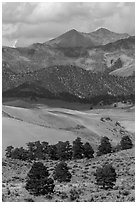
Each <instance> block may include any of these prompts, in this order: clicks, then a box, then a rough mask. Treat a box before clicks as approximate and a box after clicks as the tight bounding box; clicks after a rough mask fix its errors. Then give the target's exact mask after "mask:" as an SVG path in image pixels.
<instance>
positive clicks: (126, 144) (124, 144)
mask: <svg viewBox="0 0 137 204" xmlns="http://www.w3.org/2000/svg"><path fill="white" fill-rule="evenodd" d="M120 145H121V149H123V150H124V149H131V148H132V146H133V144H132V140H131V139H130V138H129V136H128V135H126V136H123V137H122V139H121V141H120Z"/></svg>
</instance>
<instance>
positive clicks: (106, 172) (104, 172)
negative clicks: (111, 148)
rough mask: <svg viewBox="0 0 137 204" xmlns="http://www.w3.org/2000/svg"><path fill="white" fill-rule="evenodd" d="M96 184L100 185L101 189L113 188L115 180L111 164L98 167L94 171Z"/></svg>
mask: <svg viewBox="0 0 137 204" xmlns="http://www.w3.org/2000/svg"><path fill="white" fill-rule="evenodd" d="M95 178H96V184H97V185H99V186H102V187H103V189H108V188H113V186H114V185H115V184H114V182H116V172H115V169H114V168H113V167H112V165H111V164H106V165H104V166H103V167H98V168H97V170H96V173H95Z"/></svg>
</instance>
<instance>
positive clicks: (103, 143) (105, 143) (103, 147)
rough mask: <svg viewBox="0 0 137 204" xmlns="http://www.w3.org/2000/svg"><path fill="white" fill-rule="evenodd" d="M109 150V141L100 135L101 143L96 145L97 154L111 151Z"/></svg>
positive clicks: (110, 148)
mask: <svg viewBox="0 0 137 204" xmlns="http://www.w3.org/2000/svg"><path fill="white" fill-rule="evenodd" d="M111 151H112V146H111V144H110V142H109V139H108V137H102V138H101V144H100V145H99V147H98V152H97V155H98V156H100V155H102V154H108V153H111Z"/></svg>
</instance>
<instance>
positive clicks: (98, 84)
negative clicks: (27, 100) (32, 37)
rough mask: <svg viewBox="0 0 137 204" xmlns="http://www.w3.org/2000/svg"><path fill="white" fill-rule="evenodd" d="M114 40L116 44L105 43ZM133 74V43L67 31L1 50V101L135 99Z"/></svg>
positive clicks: (108, 34) (104, 33) (107, 33)
mask: <svg viewBox="0 0 137 204" xmlns="http://www.w3.org/2000/svg"><path fill="white" fill-rule="evenodd" d="M112 36H113V37H112ZM123 37H125V38H124V39H121V38H123ZM116 38H117V39H118V38H120V39H119V40H117V41H114V42H110V41H112V40H114V39H116ZM97 39H98V40H97ZM108 41H109V43H108V44H105V45H103V43H105V42H108ZM97 44H98V45H97ZM134 71H135V37H133V36H130V37H127V34H116V33H113V32H111V31H108V30H107V29H99V30H97V31H95V32H92V33H89V34H84V33H80V32H78V31H76V30H71V31H69V32H67V33H65V34H63V35H61V36H59V37H57V38H56V39H53V40H51V41H49V42H46V43H42V44H41V43H36V44H33V45H31V46H29V47H24V48H23V47H18V48H10V47H3V48H2V84H3V86H2V90H3V95H6V96H7V95H14V96H15V95H18V96H19V95H25V96H26V95H31V94H32V93H33V92H34V93H35V94H38V95H40V96H42V97H46V96H47V97H59V98H60V97H63V98H73V99H74V98H75V99H76V100H83V99H84V100H88V99H89V98H91V97H94V96H97V97H98V96H99V95H101V94H103V95H106V94H109V95H111V96H118V95H122V94H124V95H129V94H131V93H132V94H134V86H135V83H134V75H135V72H134ZM124 77H126V79H125V78H124Z"/></svg>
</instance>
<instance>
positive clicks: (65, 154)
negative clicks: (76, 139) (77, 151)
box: [56, 141, 72, 160]
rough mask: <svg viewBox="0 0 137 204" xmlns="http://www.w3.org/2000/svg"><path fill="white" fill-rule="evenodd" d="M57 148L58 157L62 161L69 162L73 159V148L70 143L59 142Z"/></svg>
mask: <svg viewBox="0 0 137 204" xmlns="http://www.w3.org/2000/svg"><path fill="white" fill-rule="evenodd" d="M56 147H57V155H58V158H59V159H60V160H68V159H71V158H72V147H71V145H70V143H69V141H66V142H61V141H59V142H58V143H57V145H56Z"/></svg>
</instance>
